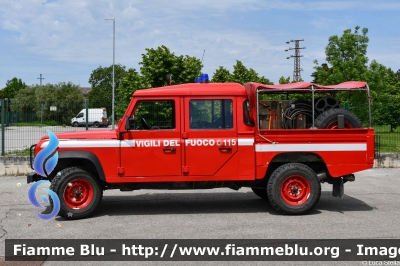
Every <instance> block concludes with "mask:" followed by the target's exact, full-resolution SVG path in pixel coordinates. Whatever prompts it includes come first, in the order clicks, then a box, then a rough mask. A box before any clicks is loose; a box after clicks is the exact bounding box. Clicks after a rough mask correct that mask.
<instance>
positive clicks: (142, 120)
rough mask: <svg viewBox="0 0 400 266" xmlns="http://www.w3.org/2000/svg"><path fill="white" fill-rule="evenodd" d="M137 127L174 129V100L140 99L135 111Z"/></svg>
mask: <svg viewBox="0 0 400 266" xmlns="http://www.w3.org/2000/svg"><path fill="white" fill-rule="evenodd" d="M134 118H135V120H136V125H137V129H174V128H175V102H174V101H161V100H160V101H139V102H138V103H137V108H136V111H135V113H134Z"/></svg>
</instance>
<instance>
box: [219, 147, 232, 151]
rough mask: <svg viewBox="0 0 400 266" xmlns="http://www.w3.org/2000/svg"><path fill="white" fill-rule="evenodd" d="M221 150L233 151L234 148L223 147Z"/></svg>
mask: <svg viewBox="0 0 400 266" xmlns="http://www.w3.org/2000/svg"><path fill="white" fill-rule="evenodd" d="M219 150H220V151H231V150H232V148H231V147H221V148H219Z"/></svg>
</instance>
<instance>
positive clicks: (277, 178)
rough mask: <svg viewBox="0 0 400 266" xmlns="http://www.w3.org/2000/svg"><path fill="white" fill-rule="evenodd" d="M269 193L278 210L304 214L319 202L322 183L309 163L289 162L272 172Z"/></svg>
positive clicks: (270, 199) (284, 212)
mask: <svg viewBox="0 0 400 266" xmlns="http://www.w3.org/2000/svg"><path fill="white" fill-rule="evenodd" d="M267 194H268V200H269V202H270V203H271V205H272V207H274V209H275V210H277V211H278V212H280V213H282V214H304V213H307V212H308V211H310V210H311V209H312V208H314V207H315V205H316V204H317V203H318V201H319V198H320V197H321V183H320V181H319V180H318V177H317V175H316V173H315V172H314V171H313V170H312V169H311V168H310V167H308V166H307V165H304V164H301V163H288V164H284V165H282V166H280V167H278V168H277V169H276V170H275V171H274V172H273V173H272V175H271V177H270V178H269V180H268V185H267ZM294 194H295V195H294Z"/></svg>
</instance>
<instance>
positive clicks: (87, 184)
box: [50, 167, 103, 220]
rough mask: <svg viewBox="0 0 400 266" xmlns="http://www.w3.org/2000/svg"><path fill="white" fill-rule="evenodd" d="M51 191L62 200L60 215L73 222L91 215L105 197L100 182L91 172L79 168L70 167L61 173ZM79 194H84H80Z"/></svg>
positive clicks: (53, 181) (53, 182)
mask: <svg viewBox="0 0 400 266" xmlns="http://www.w3.org/2000/svg"><path fill="white" fill-rule="evenodd" d="M50 189H51V190H53V191H54V192H55V193H56V194H57V196H58V198H59V200H60V212H59V213H58V214H59V215H60V216H62V217H64V218H66V219H71V220H75V219H81V218H86V217H88V216H89V215H91V214H92V213H93V212H94V211H95V210H96V208H97V206H98V205H99V204H100V202H101V199H102V197H103V190H102V188H101V186H100V183H99V180H98V179H97V178H96V177H94V176H93V174H92V173H90V172H89V171H86V170H85V169H83V168H79V167H69V168H66V169H64V170H62V171H60V172H59V173H58V174H57V175H56V176H55V177H54V179H53V180H52V181H51V185H50ZM67 189H68V190H70V191H69V192H70V193H68V191H67ZM79 192H82V193H80V194H78V193H79ZM74 193H75V194H74Z"/></svg>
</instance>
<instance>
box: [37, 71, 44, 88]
mask: <svg viewBox="0 0 400 266" xmlns="http://www.w3.org/2000/svg"><path fill="white" fill-rule="evenodd" d="M37 79H40V86H42V79H44V78H42V74H40V78H37Z"/></svg>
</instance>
